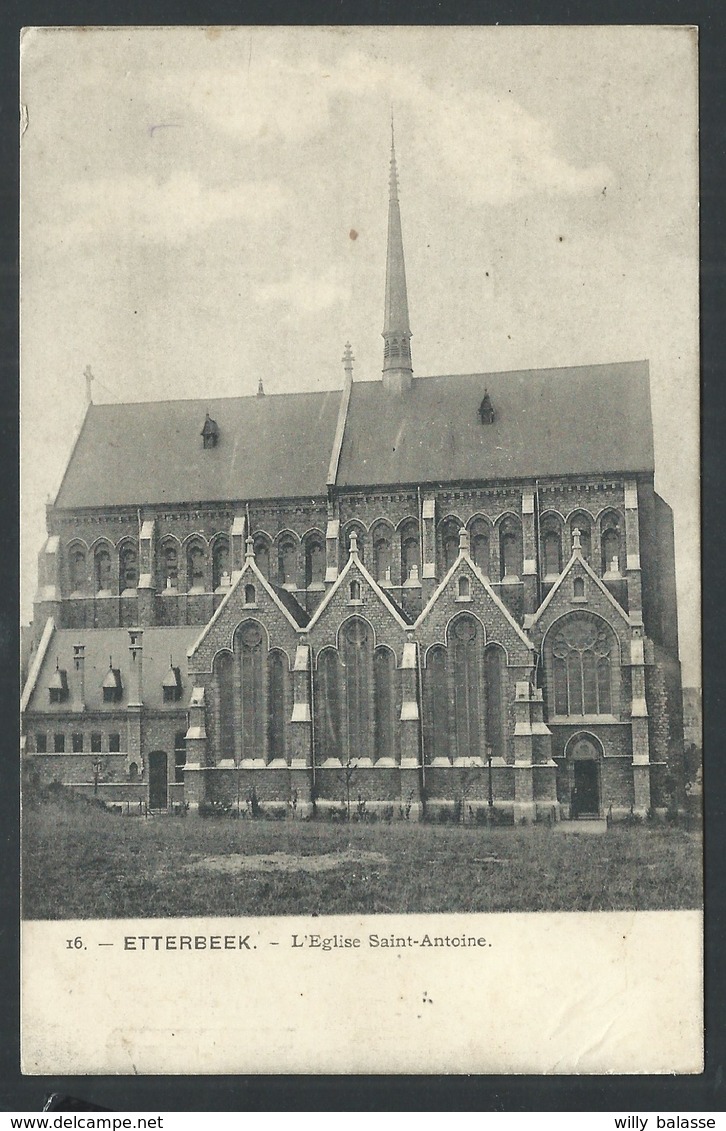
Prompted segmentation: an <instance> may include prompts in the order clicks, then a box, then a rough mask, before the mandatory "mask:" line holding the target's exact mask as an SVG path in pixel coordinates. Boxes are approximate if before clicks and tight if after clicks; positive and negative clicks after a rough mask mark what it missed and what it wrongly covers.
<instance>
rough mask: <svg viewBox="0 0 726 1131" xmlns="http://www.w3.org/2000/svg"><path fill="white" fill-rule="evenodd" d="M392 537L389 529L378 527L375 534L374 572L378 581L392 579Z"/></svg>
mask: <svg viewBox="0 0 726 1131" xmlns="http://www.w3.org/2000/svg"><path fill="white" fill-rule="evenodd" d="M391 565H392V554H391V538H390V533H389V531H388V529H387V528H386V527H385V526H383V527H378V529H377V530H376V531H375V532H374V534H373V572H374V575H375V578H376V581H379V582H383V581H390V580H391Z"/></svg>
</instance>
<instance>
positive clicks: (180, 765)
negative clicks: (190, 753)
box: [174, 730, 187, 785]
mask: <svg viewBox="0 0 726 1131" xmlns="http://www.w3.org/2000/svg"><path fill="white" fill-rule="evenodd" d="M186 764H187V736H186V732H185V731H183V730H178V731H177V732H176V734H175V736H174V781H175V782H176V784H177V785H183V784H184V767H185V766H186Z"/></svg>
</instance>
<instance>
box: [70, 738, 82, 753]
mask: <svg viewBox="0 0 726 1131" xmlns="http://www.w3.org/2000/svg"><path fill="white" fill-rule="evenodd" d="M71 747H72V750H73V753H74V754H82V753H83V735H82V734H74V735H71Z"/></svg>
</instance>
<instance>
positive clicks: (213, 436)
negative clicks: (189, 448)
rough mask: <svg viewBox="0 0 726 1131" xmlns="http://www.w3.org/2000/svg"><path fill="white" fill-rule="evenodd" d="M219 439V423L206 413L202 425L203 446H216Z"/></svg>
mask: <svg viewBox="0 0 726 1131" xmlns="http://www.w3.org/2000/svg"><path fill="white" fill-rule="evenodd" d="M218 440H219V425H218V424H217V421H216V420H212V418H211V416H210V415H209V413H207V415H206V417H205V420H204V425H203V427H202V443H203V445H204V447H205V448H216V446H217V442H218Z"/></svg>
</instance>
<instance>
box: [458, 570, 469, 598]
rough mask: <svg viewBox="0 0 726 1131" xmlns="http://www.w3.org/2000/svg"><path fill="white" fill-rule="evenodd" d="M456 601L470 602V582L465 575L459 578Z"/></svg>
mask: <svg viewBox="0 0 726 1131" xmlns="http://www.w3.org/2000/svg"><path fill="white" fill-rule="evenodd" d="M458 599H459V601H469V600H471V582H470V581H469V578H468V577H466V576H465V575H464V576H462V577H460V578H459V584H458Z"/></svg>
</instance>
